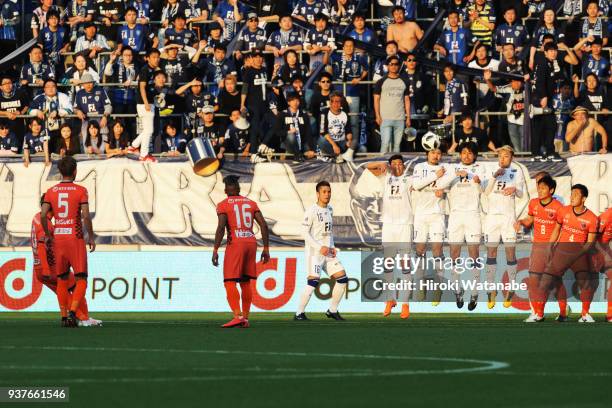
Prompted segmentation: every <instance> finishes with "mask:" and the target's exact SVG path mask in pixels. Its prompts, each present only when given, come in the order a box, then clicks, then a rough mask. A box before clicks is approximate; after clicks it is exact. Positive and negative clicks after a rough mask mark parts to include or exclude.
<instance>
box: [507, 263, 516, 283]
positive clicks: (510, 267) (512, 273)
mask: <svg viewBox="0 0 612 408" xmlns="http://www.w3.org/2000/svg"><path fill="white" fill-rule="evenodd" d="M508 277H509V278H510V279H509V281H510V282H512V281H514V280H516V263H514V265H508Z"/></svg>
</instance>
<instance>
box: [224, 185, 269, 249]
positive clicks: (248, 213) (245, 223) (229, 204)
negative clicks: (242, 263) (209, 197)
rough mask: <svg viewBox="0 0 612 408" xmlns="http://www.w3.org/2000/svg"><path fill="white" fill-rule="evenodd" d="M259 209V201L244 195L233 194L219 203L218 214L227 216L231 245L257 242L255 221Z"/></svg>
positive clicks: (228, 237) (228, 235)
mask: <svg viewBox="0 0 612 408" xmlns="http://www.w3.org/2000/svg"><path fill="white" fill-rule="evenodd" d="M258 211H259V207H258V206H257V203H256V202H255V201H253V200H250V199H248V198H246V197H243V196H231V197H227V198H226V199H225V200H223V201H221V202H220V203H219V204H217V214H225V215H226V216H227V242H228V244H229V245H234V244H238V243H240V244H242V243H255V242H257V240H256V238H255V233H254V232H253V222H254V221H255V213H257V212H258Z"/></svg>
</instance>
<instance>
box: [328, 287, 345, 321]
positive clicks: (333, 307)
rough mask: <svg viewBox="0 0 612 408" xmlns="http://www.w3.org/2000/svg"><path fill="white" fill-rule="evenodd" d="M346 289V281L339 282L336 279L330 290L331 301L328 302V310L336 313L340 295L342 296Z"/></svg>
mask: <svg viewBox="0 0 612 408" xmlns="http://www.w3.org/2000/svg"><path fill="white" fill-rule="evenodd" d="M345 289H346V283H340V282H338V281H337V280H336V283H335V284H334V289H333V290H332V297H331V302H330V303H329V311H330V312H332V313H336V312H337V311H338V305H339V304H340V300H341V299H342V296H344V290H345Z"/></svg>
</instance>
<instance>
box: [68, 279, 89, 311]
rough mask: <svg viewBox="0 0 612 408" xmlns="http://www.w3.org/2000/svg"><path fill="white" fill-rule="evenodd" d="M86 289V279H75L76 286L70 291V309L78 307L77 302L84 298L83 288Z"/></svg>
mask: <svg viewBox="0 0 612 408" xmlns="http://www.w3.org/2000/svg"><path fill="white" fill-rule="evenodd" d="M86 289H87V279H77V281H76V287H75V288H74V292H72V302H71V303H70V311H71V312H76V310H77V309H78V308H79V304H80V303H81V302H82V301H83V298H85V290H86Z"/></svg>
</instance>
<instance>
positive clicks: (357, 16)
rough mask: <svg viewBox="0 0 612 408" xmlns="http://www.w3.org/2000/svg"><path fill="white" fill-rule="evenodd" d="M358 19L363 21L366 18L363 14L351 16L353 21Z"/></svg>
mask: <svg viewBox="0 0 612 408" xmlns="http://www.w3.org/2000/svg"><path fill="white" fill-rule="evenodd" d="M358 18H360V19H362V20H365V19H366V17H365V15H364V14H363V13H355V15H354V16H353V21H355V20H357V19H358Z"/></svg>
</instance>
